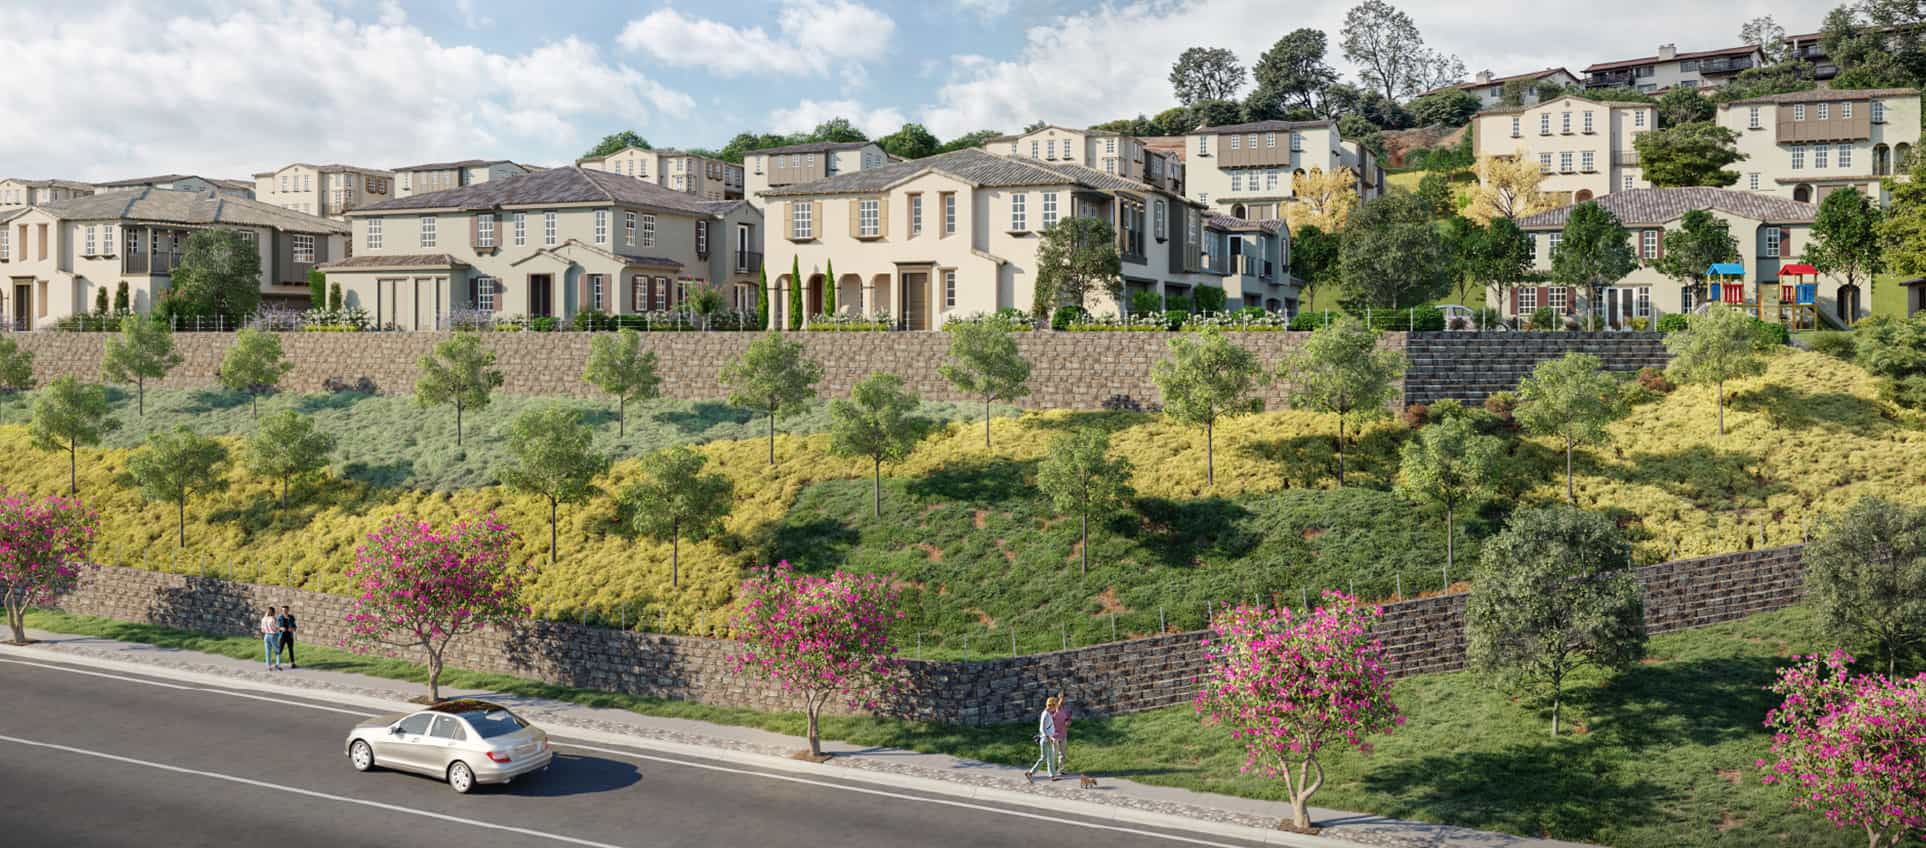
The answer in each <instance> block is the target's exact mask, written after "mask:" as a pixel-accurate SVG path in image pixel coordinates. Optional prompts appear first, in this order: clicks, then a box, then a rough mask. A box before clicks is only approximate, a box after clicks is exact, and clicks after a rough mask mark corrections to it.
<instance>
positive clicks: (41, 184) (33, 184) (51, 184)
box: [14, 178, 94, 191]
mask: <svg viewBox="0 0 1926 848" xmlns="http://www.w3.org/2000/svg"><path fill="white" fill-rule="evenodd" d="M14 181H15V182H18V183H20V184H21V185H24V186H26V187H28V188H73V189H87V190H90V191H91V190H92V189H93V187H94V184H93V183H83V182H81V181H79V180H23V179H18V178H14Z"/></svg>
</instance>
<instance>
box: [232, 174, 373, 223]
mask: <svg viewBox="0 0 1926 848" xmlns="http://www.w3.org/2000/svg"><path fill="white" fill-rule="evenodd" d="M393 195H394V173H393V172H390V171H384V170H381V169H378V168H362V167H357V166H354V165H309V164H306V163H303V162H297V163H295V164H292V165H288V166H285V167H282V168H278V169H276V170H273V171H263V172H261V173H258V174H255V175H254V199H255V200H259V201H261V202H263V203H272V204H274V205H275V206H279V207H281V208H283V209H290V210H293V211H295V212H300V213H302V214H306V215H320V216H322V217H326V218H334V219H336V220H341V219H342V217H343V216H345V215H346V214H347V213H349V212H352V211H354V210H356V209H359V208H361V207H363V206H367V205H369V204H372V203H380V202H381V201H383V200H387V199H388V198H390V197H392V196H393Z"/></svg>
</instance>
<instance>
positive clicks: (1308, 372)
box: [1277, 318, 1404, 486]
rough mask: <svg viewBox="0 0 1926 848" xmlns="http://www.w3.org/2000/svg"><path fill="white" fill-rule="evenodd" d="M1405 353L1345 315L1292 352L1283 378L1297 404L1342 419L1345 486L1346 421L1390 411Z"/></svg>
mask: <svg viewBox="0 0 1926 848" xmlns="http://www.w3.org/2000/svg"><path fill="white" fill-rule="evenodd" d="M1403 373H1404V355H1403V354H1401V353H1398V352H1397V351H1393V350H1380V349H1379V348H1378V335H1377V333H1374V332H1372V331H1371V330H1370V329H1368V328H1366V327H1365V326H1364V324H1363V322H1361V321H1358V320H1357V319H1355V318H1340V319H1338V320H1336V321H1332V322H1331V323H1329V324H1326V325H1324V326H1322V327H1319V328H1318V329H1316V330H1314V331H1312V332H1311V337H1310V338H1308V339H1306V340H1305V341H1304V346H1303V347H1300V348H1298V349H1297V350H1295V351H1292V352H1291V353H1289V354H1286V355H1285V357H1284V359H1283V361H1282V362H1280V363H1279V364H1278V369H1277V378H1278V379H1279V380H1281V381H1283V382H1284V383H1285V384H1286V385H1288V386H1289V387H1290V389H1289V392H1288V393H1287V394H1288V397H1289V398H1290V403H1291V407H1292V408H1294V409H1311V410H1316V411H1318V412H1328V413H1330V414H1332V415H1336V416H1337V419H1338V432H1337V460H1338V485H1339V486H1343V485H1344V442H1345V424H1346V423H1348V422H1352V421H1355V422H1357V423H1358V424H1359V426H1360V427H1361V426H1363V422H1364V421H1366V420H1369V419H1372V418H1377V417H1381V416H1383V415H1386V414H1388V410H1387V406H1388V405H1389V404H1390V403H1391V399H1392V398H1394V397H1396V396H1397V392H1398V385H1397V381H1398V376H1399V375H1401V374H1403Z"/></svg>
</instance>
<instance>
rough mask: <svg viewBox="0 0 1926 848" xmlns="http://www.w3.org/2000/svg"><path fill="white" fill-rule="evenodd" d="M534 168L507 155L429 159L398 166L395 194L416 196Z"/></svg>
mask: <svg viewBox="0 0 1926 848" xmlns="http://www.w3.org/2000/svg"><path fill="white" fill-rule="evenodd" d="M532 170H534V169H533V168H530V167H528V166H526V165H520V164H517V163H514V162H510V161H508V160H507V159H464V160H462V161H460V162H428V163H424V164H420V165H409V166H407V167H405V168H396V169H394V177H395V179H394V196H395V197H413V196H415V195H417V194H427V193H428V192H431V191H444V190H447V189H451V188H461V187H462V186H466V185H474V184H476V183H485V182H488V181H489V180H499V179H503V178H506V177H518V176H521V175H522V174H526V173H528V172H529V171H532Z"/></svg>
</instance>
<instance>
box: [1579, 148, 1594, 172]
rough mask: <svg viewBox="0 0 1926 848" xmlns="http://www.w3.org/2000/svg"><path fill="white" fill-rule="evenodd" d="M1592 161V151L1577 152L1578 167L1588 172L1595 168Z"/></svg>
mask: <svg viewBox="0 0 1926 848" xmlns="http://www.w3.org/2000/svg"><path fill="white" fill-rule="evenodd" d="M1594 161H1595V159H1594V157H1593V154H1592V151H1590V150H1587V151H1585V152H1583V153H1580V154H1578V169H1579V170H1581V171H1584V172H1585V173H1587V174H1589V173H1591V172H1592V171H1594V170H1596V169H1595V168H1593V167H1592V164H1593V162H1594Z"/></svg>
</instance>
